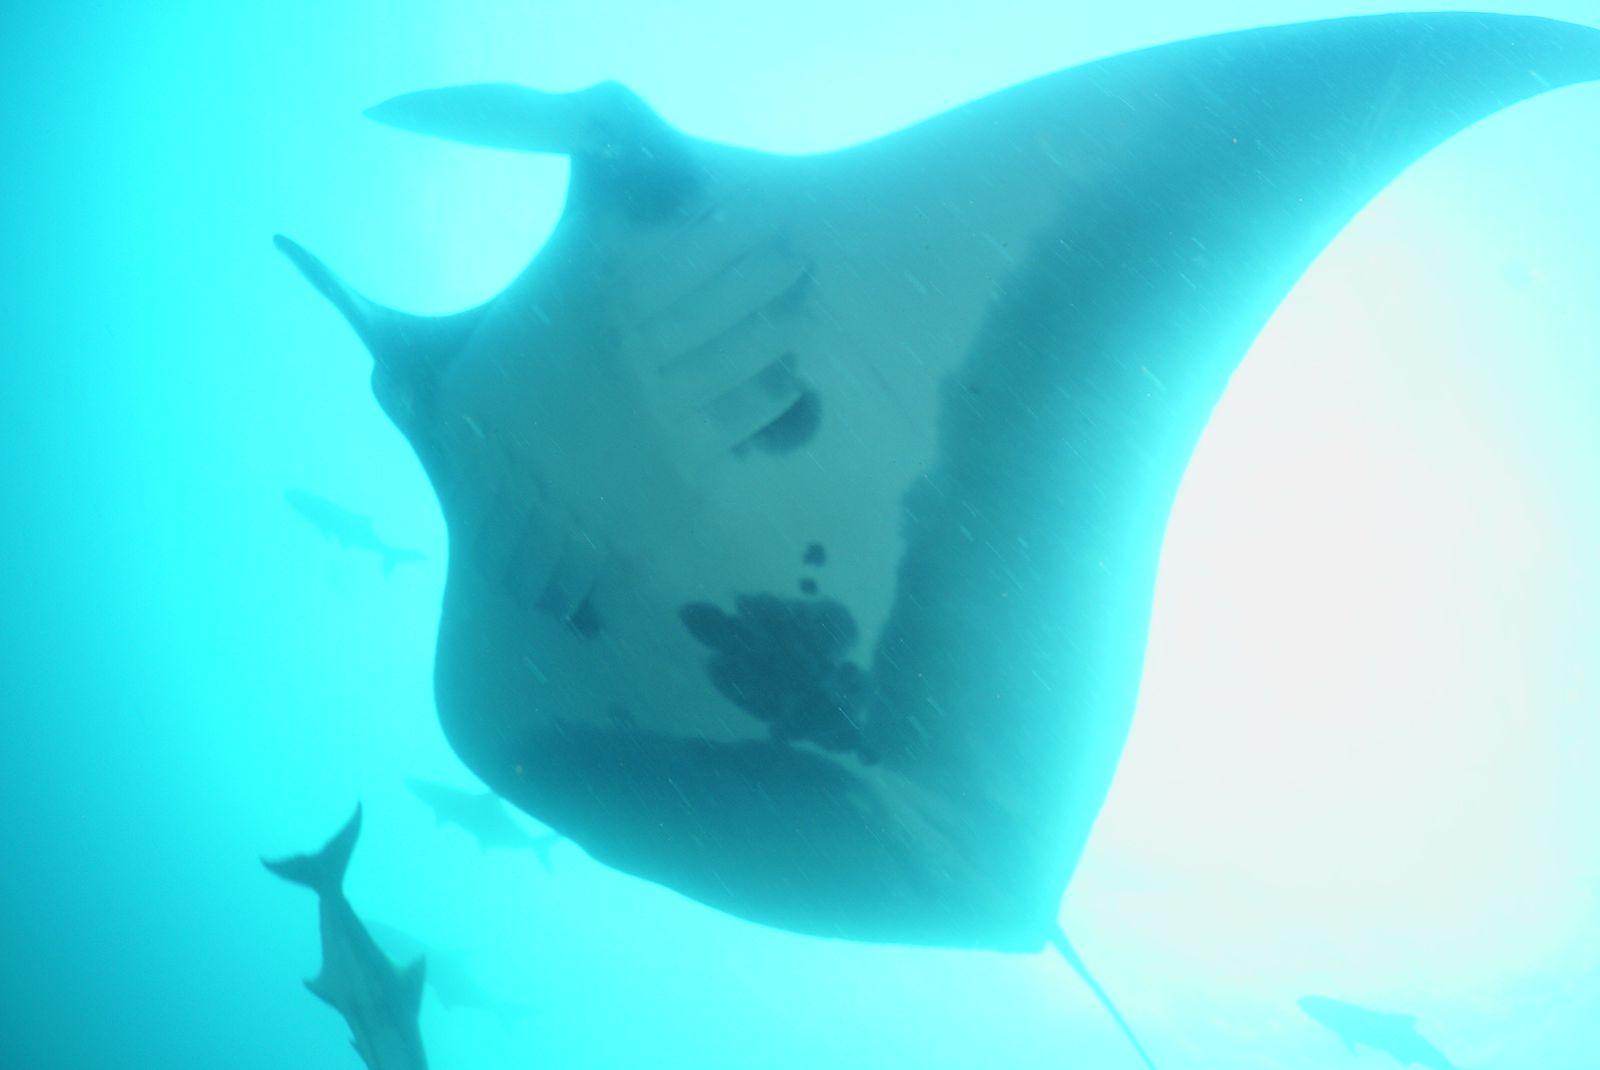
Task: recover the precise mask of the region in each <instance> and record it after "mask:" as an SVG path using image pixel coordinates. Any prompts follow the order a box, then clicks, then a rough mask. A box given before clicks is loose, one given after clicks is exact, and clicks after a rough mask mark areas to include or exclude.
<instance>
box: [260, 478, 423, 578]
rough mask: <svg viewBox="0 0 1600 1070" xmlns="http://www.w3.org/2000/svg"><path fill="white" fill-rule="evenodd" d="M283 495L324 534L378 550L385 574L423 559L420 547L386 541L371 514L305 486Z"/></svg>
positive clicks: (350, 545) (342, 542) (343, 542)
mask: <svg viewBox="0 0 1600 1070" xmlns="http://www.w3.org/2000/svg"><path fill="white" fill-rule="evenodd" d="M283 499H284V501H286V502H288V503H289V506H290V508H292V509H293V510H294V511H295V512H297V513H299V514H300V515H301V516H302V517H304V518H305V519H306V520H308V521H309V522H310V523H311V525H312V526H313V527H315V528H316V529H317V530H318V531H320V532H322V534H323V537H324V538H328V539H332V540H333V541H334V542H336V543H338V544H339V545H340V546H343V547H344V548H345V549H347V550H365V551H366V552H368V553H372V554H376V555H377V556H378V557H379V558H380V559H381V560H382V561H383V572H384V575H386V576H387V575H388V574H389V573H391V572H393V571H394V570H395V568H396V567H397V566H399V565H404V564H409V563H411V562H413V561H421V560H422V559H423V554H422V552H421V551H420V550H409V549H407V548H405V547H404V546H395V545H393V544H391V543H389V542H386V541H384V540H383V539H382V538H381V537H380V536H379V535H378V532H377V530H376V529H375V528H374V527H373V526H372V518H371V517H366V516H362V515H361V514H360V513H353V512H351V511H350V510H348V509H346V508H345V507H344V506H342V505H340V504H339V503H337V502H332V501H329V500H328V499H327V498H324V497H322V496H321V495H318V494H312V493H311V492H310V491H305V490H286V491H284V492H283Z"/></svg>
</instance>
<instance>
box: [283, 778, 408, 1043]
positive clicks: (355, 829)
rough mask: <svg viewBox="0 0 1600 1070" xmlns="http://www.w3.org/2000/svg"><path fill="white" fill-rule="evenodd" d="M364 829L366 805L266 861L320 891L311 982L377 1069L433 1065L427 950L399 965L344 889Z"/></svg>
mask: <svg viewBox="0 0 1600 1070" xmlns="http://www.w3.org/2000/svg"><path fill="white" fill-rule="evenodd" d="M360 833H361V807H360V806H357V807H356V812H355V814H354V815H353V816H352V817H351V818H350V820H349V821H348V822H347V823H346V824H345V826H344V828H342V829H340V830H339V832H338V834H337V835H335V836H334V837H333V839H331V840H329V841H328V844H327V846H325V847H323V849H322V850H321V851H318V852H317V853H316V854H312V855H295V856H294V857H292V858H282V859H278V860H276V861H273V860H269V859H265V858H263V859H262V860H261V861H262V864H263V865H265V866H266V867H267V869H269V870H271V871H272V872H273V873H275V874H277V875H278V876H280V877H282V878H283V879H284V880H286V881H289V882H291V883H294V884H303V885H305V886H306V887H307V888H310V889H311V890H312V891H314V892H316V893H317V908H318V915H319V917H320V920H321V924H322V969H321V971H320V972H318V974H317V976H316V977H314V978H313V979H311V980H309V981H307V982H306V988H308V989H310V990H311V994H312V995H314V996H316V997H317V998H318V999H320V1000H322V1001H323V1002H324V1003H326V1004H328V1006H330V1007H332V1008H333V1009H334V1010H336V1011H338V1012H339V1013H340V1014H341V1015H343V1016H344V1020H345V1021H346V1022H348V1023H350V1043H351V1044H352V1045H354V1046H355V1049H356V1054H358V1055H360V1056H361V1061H362V1062H364V1063H366V1064H367V1066H368V1067H369V1068H370V1070H427V1067H428V1059H427V1056H426V1054H425V1053H424V1052H423V1048H422V1034H421V1032H420V1030H419V1029H418V1028H417V1013H418V1011H419V1010H420V1009H421V1007H422V983H423V979H424V975H425V968H424V965H423V960H422V959H421V958H418V959H416V960H415V961H413V962H412V963H411V965H409V966H407V967H405V968H404V969H403V970H402V969H396V967H395V964H394V963H393V962H391V961H389V957H388V956H387V955H385V954H384V953H383V951H382V950H380V949H379V947H378V945H377V943H376V942H375V941H374V940H373V939H372V935H371V934H370V933H368V932H367V928H366V926H365V925H363V924H362V923H361V919H360V918H358V917H357V916H356V912H355V911H354V910H353V909H352V908H351V906H350V902H349V900H347V899H345V897H344V872H345V869H346V868H348V867H349V865H350V852H351V851H353V850H354V849H355V845H356V837H357V836H358V835H360Z"/></svg>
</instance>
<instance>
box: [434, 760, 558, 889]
mask: <svg viewBox="0 0 1600 1070" xmlns="http://www.w3.org/2000/svg"><path fill="white" fill-rule="evenodd" d="M406 787H408V788H410V789H411V793H412V794H413V795H415V796H416V797H417V798H419V799H421V800H422V801H423V802H424V803H426V804H427V806H428V809H430V810H432V811H433V816H434V818H435V820H437V821H438V822H439V824H441V825H446V824H448V825H455V826H456V827H457V828H459V829H461V830H463V831H465V832H467V833H469V834H470V835H471V836H472V837H473V838H474V839H476V840H477V841H478V848H479V849H480V850H484V851H487V850H489V848H491V847H509V848H525V849H527V850H530V851H532V852H534V853H535V854H536V855H538V856H539V861H540V862H541V863H542V864H543V865H544V868H545V869H552V870H553V869H554V865H553V863H552V862H551V859H550V849H551V848H552V847H554V846H555V845H556V844H558V843H560V842H561V839H562V837H560V836H558V835H555V834H553V833H551V834H546V835H543V836H535V835H533V834H532V833H530V832H528V831H527V830H526V829H524V828H523V827H522V826H521V825H519V824H517V823H516V821H514V820H512V817H511V815H510V814H509V813H507V812H506V804H505V801H504V800H503V799H501V798H500V796H498V795H496V794H495V793H494V792H492V791H462V790H461V789H460V788H452V787H450V786H449V785H448V784H439V783H436V782H434V781H431V780H418V779H416V778H414V777H407V778H406Z"/></svg>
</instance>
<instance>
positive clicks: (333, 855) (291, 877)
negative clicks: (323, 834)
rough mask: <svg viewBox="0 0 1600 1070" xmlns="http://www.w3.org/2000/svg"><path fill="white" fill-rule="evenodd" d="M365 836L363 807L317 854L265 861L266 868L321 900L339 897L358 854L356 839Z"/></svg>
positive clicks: (263, 862) (358, 804) (359, 806)
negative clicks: (362, 820) (362, 831)
mask: <svg viewBox="0 0 1600 1070" xmlns="http://www.w3.org/2000/svg"><path fill="white" fill-rule="evenodd" d="M360 834H361V804H360V803H357V804H356V812H355V813H354V814H352V815H350V820H349V821H346V822H345V825H344V828H342V829H340V830H339V831H338V832H337V833H335V834H334V837H333V839H331V840H329V841H328V842H327V844H326V845H325V846H324V847H323V848H322V850H320V851H318V852H317V853H316V854H310V855H293V856H291V857H289V858H278V859H269V858H263V859H262V860H261V863H262V865H264V866H266V867H267V869H269V870H271V871H272V872H273V873H276V874H277V875H278V876H280V877H282V878H283V879H284V880H286V881H289V882H291V883H293V884H303V885H305V886H306V887H307V888H310V889H312V890H313V891H315V892H316V893H317V894H318V895H319V896H332V895H338V894H339V892H340V889H342V888H343V887H344V871H345V870H346V869H347V868H349V865H350V852H351V851H353V850H355V846H356V837H357V836H359V835H360Z"/></svg>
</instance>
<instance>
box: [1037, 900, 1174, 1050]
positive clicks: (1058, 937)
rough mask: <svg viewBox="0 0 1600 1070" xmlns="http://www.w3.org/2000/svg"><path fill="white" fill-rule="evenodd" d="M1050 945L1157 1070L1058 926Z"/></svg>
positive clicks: (1123, 1033) (1135, 1048) (1129, 1040)
mask: <svg viewBox="0 0 1600 1070" xmlns="http://www.w3.org/2000/svg"><path fill="white" fill-rule="evenodd" d="M1050 945H1051V946H1052V947H1054V948H1055V949H1056V950H1057V951H1058V952H1060V953H1061V958H1062V959H1063V960H1064V961H1065V962H1066V964H1067V965H1068V966H1070V967H1072V972H1073V973H1075V974H1077V975H1078V977H1079V979H1080V980H1082V981H1083V983H1084V984H1085V985H1086V986H1087V987H1088V989H1089V993H1090V994H1091V995H1092V996H1094V998H1095V999H1096V1000H1097V1001H1098V1002H1099V1004H1100V1006H1102V1007H1104V1008H1105V1009H1106V1013H1107V1014H1109V1015H1111V1020H1112V1021H1113V1022H1116V1023H1117V1028H1118V1029H1120V1030H1122V1035H1123V1036H1125V1037H1127V1038H1128V1043H1129V1044H1131V1045H1133V1050H1134V1051H1135V1052H1136V1053H1138V1056H1139V1058H1140V1060H1141V1061H1142V1062H1143V1063H1144V1065H1145V1066H1147V1067H1149V1068H1150V1070H1156V1064H1155V1063H1154V1062H1153V1061H1151V1059H1150V1056H1149V1054H1148V1053H1147V1052H1146V1051H1145V1050H1144V1045H1143V1044H1140V1043H1139V1038H1138V1037H1137V1036H1135V1035H1134V1032H1133V1029H1132V1027H1130V1026H1129V1025H1128V1022H1127V1019H1125V1018H1123V1017H1122V1012H1121V1011H1119V1010H1117V1005H1116V1004H1115V1003H1112V1002H1111V997H1110V996H1108V995H1106V990H1105V989H1103V988H1101V987H1100V982H1099V981H1096V980H1095V979H1094V975H1093V974H1092V973H1090V972H1089V967H1088V966H1087V965H1086V964H1085V963H1084V961H1083V956H1081V955H1079V954H1078V949H1077V948H1075V947H1073V946H1072V941H1071V940H1068V939H1067V934H1066V933H1064V932H1062V931H1061V927H1060V926H1059V925H1058V926H1056V928H1055V931H1053V932H1052V933H1051V934H1050Z"/></svg>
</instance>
